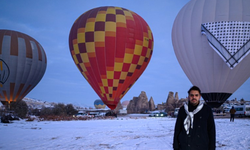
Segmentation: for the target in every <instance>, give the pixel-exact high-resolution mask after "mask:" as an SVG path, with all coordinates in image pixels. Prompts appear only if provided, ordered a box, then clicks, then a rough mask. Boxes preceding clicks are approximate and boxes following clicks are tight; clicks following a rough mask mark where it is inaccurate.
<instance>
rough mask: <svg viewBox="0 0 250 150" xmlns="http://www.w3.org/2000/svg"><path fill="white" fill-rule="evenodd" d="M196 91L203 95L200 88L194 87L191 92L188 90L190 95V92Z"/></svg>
mask: <svg viewBox="0 0 250 150" xmlns="http://www.w3.org/2000/svg"><path fill="white" fill-rule="evenodd" d="M192 90H194V91H198V92H199V93H200V94H201V90H200V88H199V87H198V86H192V87H191V88H190V89H189V90H188V95H189V94H190V92H191V91H192Z"/></svg>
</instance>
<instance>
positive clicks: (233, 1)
mask: <svg viewBox="0 0 250 150" xmlns="http://www.w3.org/2000/svg"><path fill="white" fill-rule="evenodd" d="M249 6H250V1H249V0H191V1H190V2H188V3H187V4H186V5H185V6H184V7H183V8H182V9H181V11H180V12H179V14H178V15H177V17H176V19H175V22H174V25H173V29H172V42H173V46H174V51H175V54H176V57H177V59H178V61H179V63H180V65H181V67H182V69H183V70H184V72H185V73H186V75H187V77H188V78H189V80H190V81H191V82H192V84H193V85H196V86H199V87H200V88H201V92H202V97H203V99H204V100H205V101H206V102H207V103H208V104H209V105H210V106H211V107H219V106H220V105H221V104H222V103H224V101H225V100H227V99H228V98H229V97H230V96H231V94H232V93H233V92H235V91H236V90H237V89H238V88H239V87H240V86H241V85H242V84H243V83H244V82H245V81H246V80H247V79H248V78H249V76H250V71H249V70H250V55H249V52H250V9H249Z"/></svg>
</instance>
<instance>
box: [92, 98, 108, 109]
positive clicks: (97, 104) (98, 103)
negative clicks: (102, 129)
mask: <svg viewBox="0 0 250 150" xmlns="http://www.w3.org/2000/svg"><path fill="white" fill-rule="evenodd" d="M94 105H95V108H96V109H104V108H105V107H106V105H105V104H104V103H103V101H102V100H100V99H97V100H95V101H94Z"/></svg>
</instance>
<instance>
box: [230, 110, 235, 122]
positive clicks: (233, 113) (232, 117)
mask: <svg viewBox="0 0 250 150" xmlns="http://www.w3.org/2000/svg"><path fill="white" fill-rule="evenodd" d="M235 113H236V110H235V109H234V106H232V108H231V109H230V122H231V121H232V122H234V115H235Z"/></svg>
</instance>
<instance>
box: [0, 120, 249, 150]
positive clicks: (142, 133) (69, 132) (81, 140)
mask: <svg viewBox="0 0 250 150" xmlns="http://www.w3.org/2000/svg"><path fill="white" fill-rule="evenodd" d="M175 121H176V119H175V118H150V117H118V118H114V119H106V120H87V121H41V122H38V121H32V122H27V121H25V120H21V121H15V122H14V123H10V124H4V123H0V149H1V150H14V149H15V150H36V149H37V150H40V149H46V150H50V149H53V150H54V149H59V150H62V149H65V150H110V149H111V150H163V149H164V150H171V149H172V143H173V142H172V141H173V134H174V125H175ZM215 123H216V131H217V136H216V138H217V139H216V141H217V142H216V146H217V148H216V149H217V150H250V119H249V118H248V119H237V118H236V119H235V122H229V119H228V118H226V119H215Z"/></svg>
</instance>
